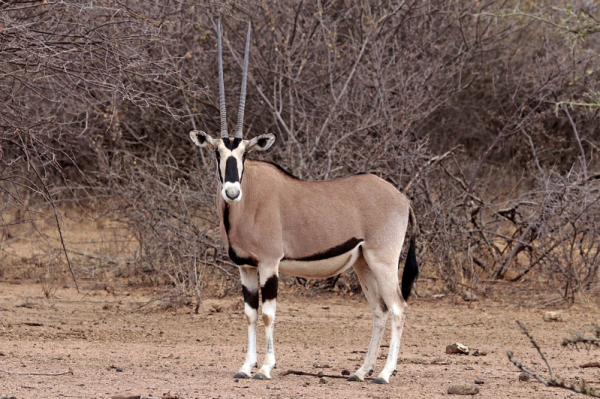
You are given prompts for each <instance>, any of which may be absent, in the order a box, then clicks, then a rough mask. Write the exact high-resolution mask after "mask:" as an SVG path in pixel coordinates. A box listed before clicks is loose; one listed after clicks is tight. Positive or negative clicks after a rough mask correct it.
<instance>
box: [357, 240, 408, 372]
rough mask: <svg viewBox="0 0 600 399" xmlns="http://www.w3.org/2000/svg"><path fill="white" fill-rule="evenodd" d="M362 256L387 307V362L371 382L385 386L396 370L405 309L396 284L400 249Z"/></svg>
mask: <svg viewBox="0 0 600 399" xmlns="http://www.w3.org/2000/svg"><path fill="white" fill-rule="evenodd" d="M400 244H401V243H400ZM400 248H401V247H400ZM363 254H364V257H365V259H366V261H367V263H368V265H369V269H370V270H371V272H372V273H373V275H374V276H375V279H376V280H377V286H378V288H379V295H381V303H382V307H383V306H385V307H387V310H388V313H389V317H390V320H391V323H390V324H391V339H390V347H389V351H388V356H387V360H386V362H385V366H384V367H383V370H381V372H380V373H379V375H378V376H377V378H376V379H374V380H373V382H374V383H378V384H387V383H389V382H390V376H391V375H392V373H393V372H394V371H395V370H396V366H397V362H398V352H399V351H400V341H401V338H402V330H403V327H404V318H405V313H406V308H407V304H406V301H405V300H404V298H403V297H402V292H401V290H400V285H399V283H398V258H399V256H400V249H398V250H397V251H385V252H384V251H377V250H368V249H365V250H364V251H363Z"/></svg>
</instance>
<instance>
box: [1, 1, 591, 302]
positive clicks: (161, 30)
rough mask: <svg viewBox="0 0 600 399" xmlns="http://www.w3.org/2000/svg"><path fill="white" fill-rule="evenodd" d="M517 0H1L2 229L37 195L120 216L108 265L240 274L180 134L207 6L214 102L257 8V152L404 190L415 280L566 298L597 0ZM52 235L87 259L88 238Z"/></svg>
mask: <svg viewBox="0 0 600 399" xmlns="http://www.w3.org/2000/svg"><path fill="white" fill-rule="evenodd" d="M518 7H519V8H516V6H513V5H512V4H511V3H510V2H508V3H507V2H499V1H490V2H486V3H481V2H471V1H458V2H457V1H450V0H433V1H429V2H422V1H417V0H408V1H403V2H384V1H376V2H371V3H366V2H365V3H357V2H353V1H348V0H346V1H344V0H333V1H319V2H306V1H302V2H291V1H267V2H251V3H247V2H228V3H212V2H211V3H205V4H195V3H189V2H185V1H183V2H181V1H164V2H161V3H160V4H159V3H148V2H119V1H113V0H106V1H103V2H83V3H82V2H69V1H64V2H60V3H43V2H31V3H27V4H22V3H20V2H16V1H12V2H4V3H2V5H0V9H1V10H2V13H0V58H1V60H2V62H1V63H0V127H1V135H0V140H1V142H2V152H1V154H0V156H1V158H0V162H1V165H0V166H1V169H0V188H1V192H0V201H1V204H2V206H4V208H3V209H5V210H6V212H3V213H2V217H3V220H2V222H3V225H4V230H3V234H4V238H5V243H4V244H3V247H2V249H3V251H5V253H9V252H10V249H9V247H8V246H7V245H8V244H10V238H9V233H10V232H9V230H10V229H11V228H12V226H13V225H14V224H29V225H30V224H32V223H33V222H34V220H36V218H37V217H39V212H38V211H37V209H39V208H37V207H38V205H39V204H42V205H43V206H45V208H44V209H45V210H48V209H50V210H51V212H50V213H45V214H44V215H43V217H44V218H45V219H48V220H50V221H53V226H54V228H55V229H56V228H59V227H60V228H63V229H64V228H65V222H64V220H63V218H62V212H64V210H65V209H67V208H69V207H75V208H79V210H80V211H81V212H83V213H84V214H85V213H86V212H87V213H88V214H89V217H98V216H100V215H103V216H104V217H108V218H109V219H111V220H114V221H115V222H117V223H119V225H120V226H122V227H125V228H126V229H127V230H128V231H129V233H130V234H131V236H132V237H134V240H135V245H134V248H133V249H132V248H130V247H128V246H127V245H124V246H123V248H122V250H123V251H129V252H128V253H127V254H126V255H125V256H123V254H120V256H121V257H124V258H125V260H123V259H119V260H115V259H117V258H116V257H117V254H115V255H114V257H113V255H110V254H105V255H106V256H104V257H102V259H104V261H103V264H102V265H101V266H102V267H103V268H105V269H106V268H112V267H114V268H118V269H119V271H118V273H117V274H119V275H129V274H128V273H133V274H134V275H139V276H145V277H144V278H147V279H149V280H150V281H152V283H153V284H162V283H165V282H166V283H168V284H169V285H170V286H172V287H174V292H176V295H174V297H176V298H184V299H181V300H182V301H183V302H186V301H187V300H188V299H185V298H196V303H198V301H199V300H200V294H201V291H202V289H203V287H205V285H206V283H207V282H208V281H207V279H208V277H207V276H210V278H214V276H215V273H216V275H220V276H224V277H222V278H224V279H226V280H229V281H235V280H236V279H235V274H236V271H235V268H234V267H232V265H231V263H230V262H229V261H228V260H227V259H226V257H225V251H223V250H222V246H221V242H220V239H219V235H218V220H217V217H216V215H215V212H214V195H215V188H216V183H215V179H214V164H213V162H214V161H213V160H212V159H211V156H209V155H207V154H203V153H201V152H198V151H197V150H196V149H195V148H193V146H192V144H191V143H190V141H189V139H188V138H187V133H186V132H187V131H188V130H189V129H190V128H198V129H201V130H205V131H207V132H216V131H218V130H219V127H218V101H217V98H216V96H217V93H218V90H217V87H216V81H217V79H216V75H217V68H216V36H215V29H214V20H215V17H216V16H217V15H218V14H221V15H222V16H223V24H224V31H225V36H226V38H227V39H228V40H226V41H225V43H226V46H225V54H224V64H225V77H226V82H225V84H226V92H227V93H226V94H227V98H228V100H229V108H230V110H231V109H234V108H235V107H234V105H237V104H236V103H235V102H234V101H236V100H237V98H238V92H239V80H240V75H241V73H240V70H241V68H240V61H241V57H240V54H241V53H242V47H243V45H244V38H243V36H244V32H245V24H246V22H247V21H248V20H251V21H252V23H253V36H252V52H251V63H250V74H251V78H250V81H249V91H248V100H247V104H248V105H247V108H246V123H247V125H246V131H247V132H248V134H249V135H255V134H259V133H264V132H274V133H277V134H278V143H277V145H276V147H275V148H274V150H272V151H271V152H270V153H269V154H265V156H266V157H269V159H270V160H273V161H275V162H277V163H280V164H281V165H282V166H283V167H284V168H286V169H288V170H290V172H292V173H293V174H295V175H297V176H298V177H301V178H304V179H311V180H316V179H330V178H335V177H339V176H344V175H347V174H351V173H357V172H365V171H369V172H373V173H375V174H377V175H379V176H381V177H383V178H385V179H387V180H388V181H390V182H391V183H392V184H394V185H395V186H396V187H398V188H399V189H400V190H402V191H404V192H406V194H407V195H408V196H409V197H410V198H411V199H412V201H413V206H414V208H415V210H416V213H417V219H418V221H419V229H420V232H419V238H418V242H419V254H418V255H419V259H420V262H421V266H422V273H421V276H422V280H421V286H422V289H421V290H419V289H417V292H418V293H419V292H421V293H422V294H426V293H427V292H428V291H429V290H452V291H456V290H461V289H463V288H461V287H463V285H467V286H469V287H474V286H478V287H479V288H482V287H483V286H482V283H483V282H485V281H487V280H488V279H494V278H496V279H498V278H505V279H506V278H510V279H514V280H518V279H523V278H530V277H531V276H535V277H536V278H537V277H543V278H545V279H547V280H548V281H551V282H552V283H553V284H552V286H555V287H560V289H561V292H563V293H564V296H565V298H569V299H572V298H574V296H573V295H574V293H575V292H577V291H579V290H593V289H596V288H597V280H596V278H597V272H598V267H597V260H596V255H595V254H596V252H597V251H596V249H595V244H594V242H593V239H592V237H593V234H595V231H596V227H595V222H594V220H596V219H598V217H597V210H596V205H595V204H596V192H597V189H596V187H595V184H596V183H595V179H594V176H595V175H594V173H595V172H594V171H595V164H594V160H595V158H594V156H595V153H596V149H597V148H598V145H597V134H596V132H597V131H598V129H597V126H598V124H597V122H598V121H597V109H598V104H599V101H598V97H600V96H598V95H597V93H598V92H599V90H600V89H599V88H598V71H597V67H596V65H598V59H597V49H598V45H599V44H598V39H597V38H596V36H597V32H598V31H599V29H598V23H597V22H596V21H597V20H598V18H596V15H597V13H598V9H597V8H598V7H597V6H596V5H595V4H593V3H590V2H588V1H585V0H581V1H579V2H577V3H576V4H574V5H573V6H569V7H567V6H566V5H565V4H563V2H562V1H560V0H554V1H550V2H547V4H546V5H544V6H539V5H537V3H536V2H525V3H519V4H518ZM230 114H231V111H230ZM230 123H233V120H231V119H230ZM582 198H583V199H585V200H584V201H583V202H582ZM91 209H93V211H91ZM46 227H48V226H46ZM63 244H64V245H63ZM53 245H54V247H56V248H59V249H61V251H56V255H55V256H56V258H55V259H59V258H60V259H62V260H61V262H63V263H62V264H64V265H66V266H67V268H74V269H75V270H74V272H75V273H77V274H78V275H79V276H85V277H87V278H89V275H90V274H89V273H88V272H89V270H88V269H89V267H88V268H87V269H86V267H87V266H86V262H89V258H87V259H88V261H85V259H86V258H85V256H83V255H81V256H83V258H77V257H76V256H75V255H74V254H72V256H71V258H72V259H70V258H68V257H67V255H68V254H69V248H68V247H69V245H70V243H69V242H66V243H65V242H64V240H59V241H53ZM61 254H62V255H61ZM113 258H114V259H113ZM111 262H113V263H111ZM101 263H102V262H101ZM207 267H208V269H207ZM103 276H106V275H103ZM93 278H106V277H98V276H97V275H95V274H94V277H93ZM350 280H351V281H354V283H355V280H352V279H350ZM429 281H435V283H434V284H431V285H430V284H429V283H427V284H425V283H426V282H429ZM350 285H352V284H350ZM209 286H210V284H209ZM329 286H331V284H329ZM417 288H419V287H417ZM483 288H484V287H483Z"/></svg>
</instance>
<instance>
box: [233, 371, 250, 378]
mask: <svg viewBox="0 0 600 399" xmlns="http://www.w3.org/2000/svg"><path fill="white" fill-rule="evenodd" d="M233 378H250V376H249V375H248V374H246V373H242V372H241V371H238V372H237V373H235V375H234V376H233Z"/></svg>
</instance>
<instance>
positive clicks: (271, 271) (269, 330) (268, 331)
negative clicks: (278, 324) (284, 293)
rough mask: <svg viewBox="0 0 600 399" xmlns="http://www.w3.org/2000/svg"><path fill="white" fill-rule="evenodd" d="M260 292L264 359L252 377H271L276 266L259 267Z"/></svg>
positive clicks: (259, 378) (273, 358)
mask: <svg viewBox="0 0 600 399" xmlns="http://www.w3.org/2000/svg"><path fill="white" fill-rule="evenodd" d="M259 274H260V276H259V277H260V294H261V298H262V319H263V323H264V324H265V339H266V349H265V360H264V362H263V364H262V366H261V368H260V370H259V371H258V373H256V374H255V375H254V377H253V378H254V379H257V380H264V379H271V370H272V369H273V368H275V364H276V362H275V344H274V341H273V331H274V328H275V313H276V310H277V285H278V283H279V277H278V274H279V273H278V267H260V272H259Z"/></svg>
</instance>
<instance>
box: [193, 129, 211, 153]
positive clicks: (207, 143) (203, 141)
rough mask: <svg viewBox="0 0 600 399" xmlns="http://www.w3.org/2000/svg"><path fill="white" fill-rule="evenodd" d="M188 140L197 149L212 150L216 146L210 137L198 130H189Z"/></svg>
mask: <svg viewBox="0 0 600 399" xmlns="http://www.w3.org/2000/svg"><path fill="white" fill-rule="evenodd" d="M190 138H191V139H192V141H193V142H194V144H196V145H197V146H198V147H205V148H208V149H210V150H214V149H215V147H216V146H217V143H215V140H213V138H212V137H210V136H209V135H208V134H206V133H204V132H202V131H200V130H190Z"/></svg>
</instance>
